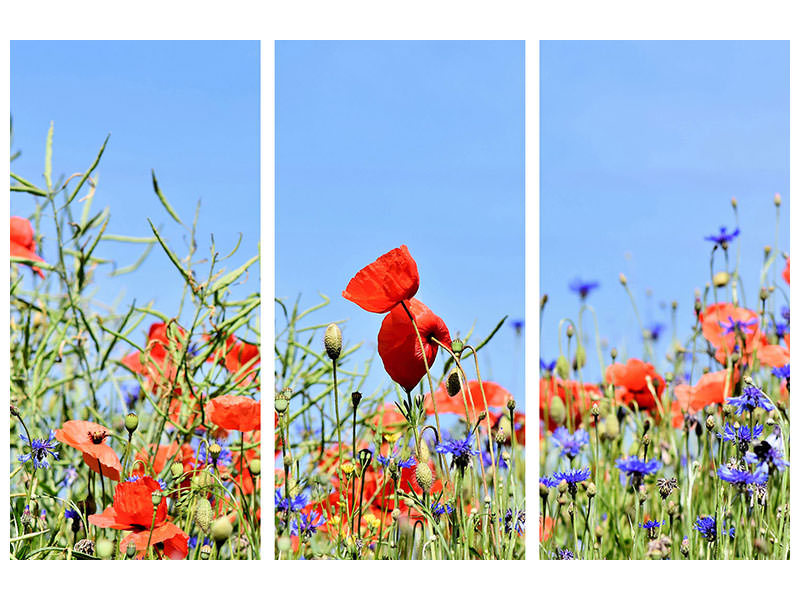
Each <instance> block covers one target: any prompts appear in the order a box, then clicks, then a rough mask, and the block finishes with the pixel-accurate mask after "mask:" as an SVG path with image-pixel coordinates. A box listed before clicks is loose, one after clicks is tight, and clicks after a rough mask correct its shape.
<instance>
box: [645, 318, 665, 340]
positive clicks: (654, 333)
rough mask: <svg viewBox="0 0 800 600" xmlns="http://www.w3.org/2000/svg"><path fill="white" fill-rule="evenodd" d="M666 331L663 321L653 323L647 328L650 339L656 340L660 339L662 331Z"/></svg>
mask: <svg viewBox="0 0 800 600" xmlns="http://www.w3.org/2000/svg"><path fill="white" fill-rule="evenodd" d="M663 331H664V324H663V323H653V324H652V325H650V327H648V328H647V332H648V333H649V335H650V339H651V340H653V341H654V342H657V341H658V338H659V337H660V336H661V333H662V332H663Z"/></svg>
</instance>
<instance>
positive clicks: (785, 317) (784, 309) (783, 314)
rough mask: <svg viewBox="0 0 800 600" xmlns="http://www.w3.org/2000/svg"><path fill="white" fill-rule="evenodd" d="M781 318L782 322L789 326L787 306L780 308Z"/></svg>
mask: <svg viewBox="0 0 800 600" xmlns="http://www.w3.org/2000/svg"><path fill="white" fill-rule="evenodd" d="M781 317H782V318H783V320H784V321H786V324H787V325H788V324H789V307H788V306H782V307H781Z"/></svg>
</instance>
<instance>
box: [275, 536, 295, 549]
mask: <svg viewBox="0 0 800 600" xmlns="http://www.w3.org/2000/svg"><path fill="white" fill-rule="evenodd" d="M291 549H292V540H291V539H290V538H289V536H288V535H282V536H281V537H279V538H278V552H289V550H291Z"/></svg>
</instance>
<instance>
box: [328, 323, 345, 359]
mask: <svg viewBox="0 0 800 600" xmlns="http://www.w3.org/2000/svg"><path fill="white" fill-rule="evenodd" d="M324 341H325V352H327V353H328V358H330V359H331V360H336V359H337V358H339V355H340V354H341V353H342V330H341V329H339V326H338V325H337V324H336V323H331V324H330V325H328V327H327V329H325V338H324Z"/></svg>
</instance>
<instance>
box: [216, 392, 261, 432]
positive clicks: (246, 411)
mask: <svg viewBox="0 0 800 600" xmlns="http://www.w3.org/2000/svg"><path fill="white" fill-rule="evenodd" d="M206 410H207V412H208V418H209V419H210V420H211V422H212V423H214V425H217V426H218V427H222V428H223V429H235V430H236V431H253V430H260V429H261V403H260V402H258V401H256V400H253V399H252V398H247V397H245V396H217V397H216V398H212V399H211V402H209V403H208V405H207V407H206Z"/></svg>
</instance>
